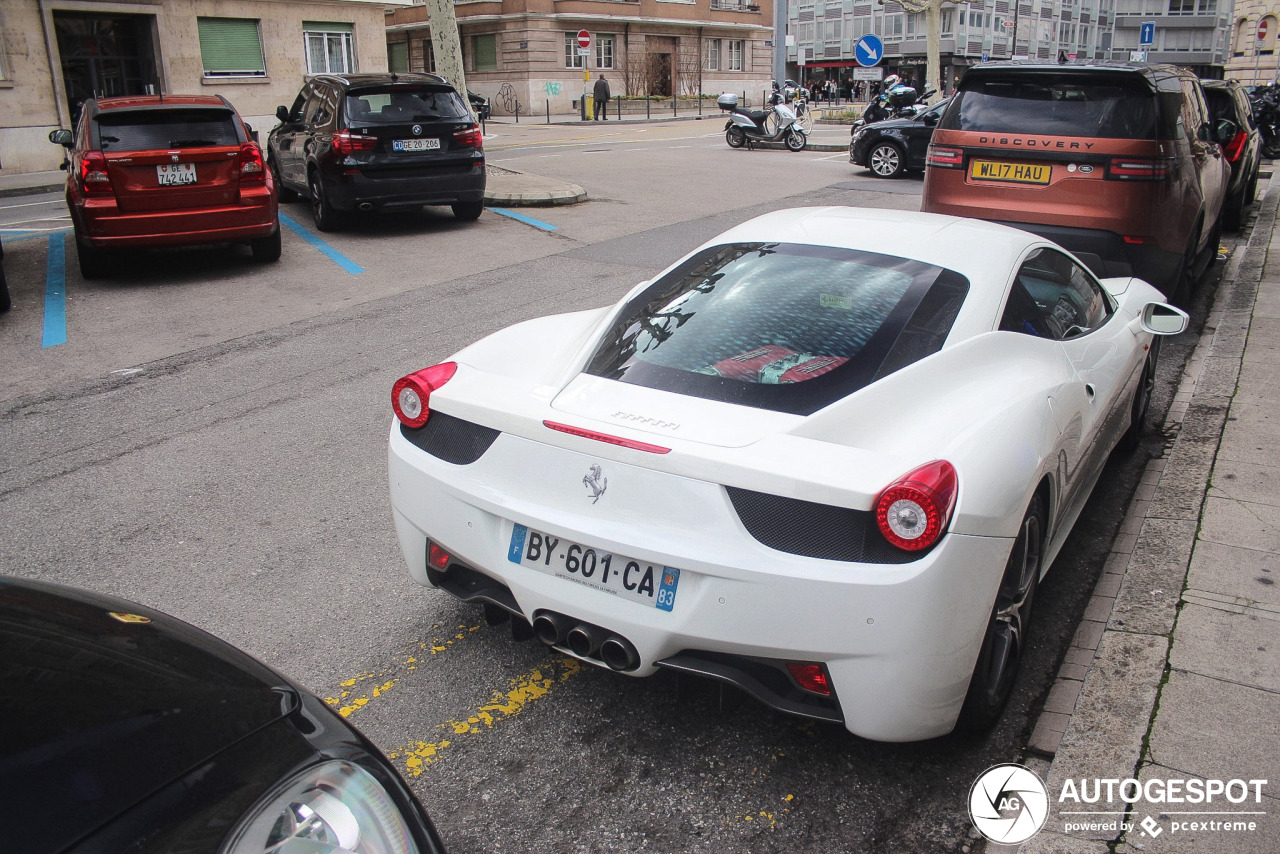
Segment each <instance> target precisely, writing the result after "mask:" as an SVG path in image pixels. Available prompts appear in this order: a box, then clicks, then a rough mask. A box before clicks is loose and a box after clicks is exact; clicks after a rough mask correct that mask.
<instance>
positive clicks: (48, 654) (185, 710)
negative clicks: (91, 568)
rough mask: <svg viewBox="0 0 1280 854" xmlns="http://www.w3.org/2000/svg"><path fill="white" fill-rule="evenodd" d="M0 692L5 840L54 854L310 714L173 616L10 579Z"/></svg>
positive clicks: (2, 619) (0, 613) (277, 683)
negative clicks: (297, 715)
mask: <svg viewBox="0 0 1280 854" xmlns="http://www.w3.org/2000/svg"><path fill="white" fill-rule="evenodd" d="M0 684H2V685H3V686H4V689H5V693H6V696H7V697H8V698H9V699H8V700H6V701H5V702H4V704H3V708H4V711H3V713H2V715H0V802H3V804H4V814H5V828H4V830H3V831H2V833H3V836H4V837H6V838H8V839H9V840H10V841H13V840H14V839H17V840H23V839H27V840H31V839H39V840H40V850H43V851H58V850H61V849H63V848H64V847H66V846H68V845H71V844H73V843H75V842H76V840H78V839H80V838H82V837H83V836H84V835H85V834H87V833H89V832H91V831H93V830H94V829H95V828H98V827H99V826H101V825H102V824H104V823H105V822H107V821H109V820H110V819H112V818H113V817H115V816H117V815H118V814H120V813H122V812H124V811H125V810H127V809H128V808H129V807H131V806H133V805H135V804H137V803H139V802H140V801H142V800H144V799H145V798H147V797H148V796H150V795H152V794H153V793H155V792H156V791H158V790H160V789H162V788H163V787H164V786H165V785H166V784H169V783H170V782H172V781H174V780H176V779H178V778H179V777H181V776H182V775H183V773H184V772H187V771H189V770H190V769H192V768H194V767H196V766H198V765H200V764H201V763H202V762H204V761H205V760H207V759H209V758H210V757H211V756H213V755H214V754H216V753H218V752H220V751H222V750H224V749H226V748H228V747H230V746H231V745H233V744H235V743H236V742H238V741H240V740H242V739H244V738H245V737H246V736H249V735H251V734H252V733H254V732H256V731H258V730H260V729H262V728H263V727H266V726H268V725H270V724H271V723H273V722H275V721H277V720H279V719H280V718H282V717H284V716H285V715H287V714H288V713H289V712H290V711H292V710H293V709H294V708H296V707H297V705H298V703H299V697H298V695H297V694H296V693H295V692H294V690H293V689H292V688H291V687H290V686H289V684H288V682H287V681H285V680H284V679H283V677H281V676H279V675H278V674H276V673H275V672H273V671H272V670H270V669H269V668H267V667H265V666H264V665H262V664H260V663H259V662H257V661H255V660H254V659H252V658H250V657H249V656H247V655H244V654H242V653H240V652H239V651H237V650H235V649H234V648H233V647H231V646H229V645H227V644H225V643H222V642H221V641H218V640H217V639H216V638H213V637H211V636H210V635H207V634H205V633H204V632H202V631H200V630H198V629H195V628H193V627H192V626H189V625H187V624H185V623H183V622H181V621H179V620H176V619H174V618H172V617H169V616H167V615H165V614H163V613H160V612H158V611H154V610H151V609H147V608H143V607H142V606H139V605H136V604H134V603H130V602H125V601H123V600H119V599H112V598H109V597H105V596H98V595H95V594H91V593H87V592H85V591H81V590H75V589H72V588H67V587H59V586H56V585H49V584H40V583H36V582H31V581H20V580H17V579H12V578H0ZM15 831H16V834H15Z"/></svg>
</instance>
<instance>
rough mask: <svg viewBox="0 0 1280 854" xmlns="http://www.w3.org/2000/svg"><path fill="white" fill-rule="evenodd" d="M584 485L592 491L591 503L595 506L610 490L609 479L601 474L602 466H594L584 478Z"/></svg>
mask: <svg viewBox="0 0 1280 854" xmlns="http://www.w3.org/2000/svg"><path fill="white" fill-rule="evenodd" d="M582 485H583V486H585V487H586V488H587V489H589V490H591V503H592V504H595V503H596V502H597V501H599V500H600V496H601V495H604V491H605V490H606V489H608V488H609V478H607V477H605V476H604V475H603V474H601V472H600V466H592V467H591V471H589V472H587V473H586V474H584V475H583V476H582Z"/></svg>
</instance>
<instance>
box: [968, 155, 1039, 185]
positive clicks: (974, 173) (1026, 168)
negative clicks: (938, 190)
mask: <svg viewBox="0 0 1280 854" xmlns="http://www.w3.org/2000/svg"><path fill="white" fill-rule="evenodd" d="M1050 168H1051V167H1050V166H1049V164H1047V163H1002V162H999V161H996V160H974V161H972V162H971V163H970V164H969V177H970V178H972V179H973V180H975V181H1009V182H1012V183H1015V184H1048V183H1049V171H1050Z"/></svg>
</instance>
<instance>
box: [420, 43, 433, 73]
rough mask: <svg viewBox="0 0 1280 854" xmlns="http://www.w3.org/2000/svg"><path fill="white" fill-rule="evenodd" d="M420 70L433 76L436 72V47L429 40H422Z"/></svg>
mask: <svg viewBox="0 0 1280 854" xmlns="http://www.w3.org/2000/svg"><path fill="white" fill-rule="evenodd" d="M422 70H423V71H430V72H432V73H433V74H434V73H435V70H436V46H435V44H434V43H433V42H432V41H431V39H423V40H422Z"/></svg>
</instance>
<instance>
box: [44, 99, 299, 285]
mask: <svg viewBox="0 0 1280 854" xmlns="http://www.w3.org/2000/svg"><path fill="white" fill-rule="evenodd" d="M49 139H50V140H51V141H52V142H55V143H58V144H60V145H63V146H65V147H66V148H67V149H69V153H68V158H67V162H66V163H65V164H64V167H65V168H66V169H67V207H68V208H69V209H70V210H71V219H72V222H73V223H74V224H75V232H76V254H77V256H78V257H79V261H80V272H81V273H82V274H83V275H84V277H85V278H86V279H94V278H99V277H101V276H104V275H107V274H108V273H109V272H111V269H112V267H113V264H114V262H115V261H116V260H117V256H118V254H119V253H118V252H117V251H116V250H119V249H134V248H143V247H152V246H188V245H198V244H209V243H247V244H248V245H249V247H250V249H251V250H252V252H253V257H254V258H255V259H256V260H258V261H275V260H277V259H278V258H279V257H280V219H279V212H278V209H277V201H276V186H275V181H274V180H273V178H272V176H271V172H270V170H269V169H267V168H266V163H265V161H264V160H263V157H262V149H261V148H260V147H259V146H258V143H257V142H255V141H254V140H253V139H252V137H251V135H250V131H249V128H248V126H247V125H245V123H244V121H243V120H241V118H240V115H239V114H238V113H237V112H236V110H235V107H233V106H231V103H230V102H229V101H227V99H226V98H223V97H222V96H220V95H147V96H129V97H123V98H102V99H100V100H89V101H86V102H85V104H84V108H83V110H82V112H81V114H80V123H79V126H78V127H77V128H76V130H75V132H74V133H73V132H72V131H69V130H65V129H59V130H55V131H53V132H51V133H50V134H49Z"/></svg>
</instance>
